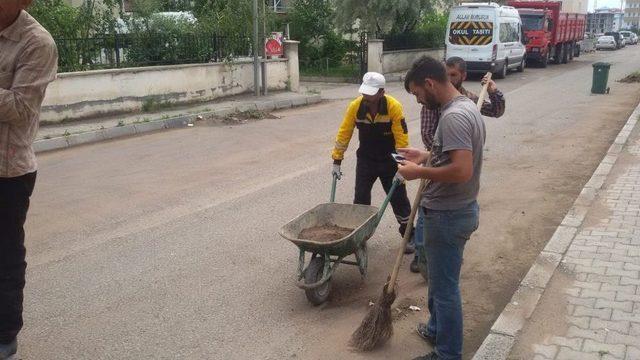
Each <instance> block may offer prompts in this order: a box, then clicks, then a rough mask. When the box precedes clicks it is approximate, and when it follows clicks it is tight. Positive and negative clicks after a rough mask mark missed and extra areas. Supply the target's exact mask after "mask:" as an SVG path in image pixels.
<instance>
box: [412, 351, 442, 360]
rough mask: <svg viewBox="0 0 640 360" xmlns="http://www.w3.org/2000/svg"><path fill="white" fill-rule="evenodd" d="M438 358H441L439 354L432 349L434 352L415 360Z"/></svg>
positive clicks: (433, 359)
mask: <svg viewBox="0 0 640 360" xmlns="http://www.w3.org/2000/svg"><path fill="white" fill-rule="evenodd" d="M438 359H440V358H439V357H438V354H436V352H435V351H432V352H430V353H428V354H427V355H424V356H418V357H417V358H414V359H413V360H438Z"/></svg>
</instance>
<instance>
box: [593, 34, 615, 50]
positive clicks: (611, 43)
mask: <svg viewBox="0 0 640 360" xmlns="http://www.w3.org/2000/svg"><path fill="white" fill-rule="evenodd" d="M602 49H609V50H616V49H618V44H617V43H616V39H615V38H614V37H613V36H608V35H605V36H600V37H599V38H598V42H597V43H596V50H602Z"/></svg>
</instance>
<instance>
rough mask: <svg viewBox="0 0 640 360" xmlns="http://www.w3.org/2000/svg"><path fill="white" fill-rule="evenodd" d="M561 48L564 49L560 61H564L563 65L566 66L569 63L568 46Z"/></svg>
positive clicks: (564, 45)
mask: <svg viewBox="0 0 640 360" xmlns="http://www.w3.org/2000/svg"><path fill="white" fill-rule="evenodd" d="M561 48H562V56H560V59H562V63H563V64H566V63H568V62H569V54H567V52H568V51H567V50H568V46H567V45H566V44H563V45H562V46H561Z"/></svg>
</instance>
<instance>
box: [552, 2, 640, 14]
mask: <svg viewBox="0 0 640 360" xmlns="http://www.w3.org/2000/svg"><path fill="white" fill-rule="evenodd" d="M638 1H640V0H638ZM588 10H589V0H563V1H562V11H563V12H567V13H576V14H586V13H587V12H588Z"/></svg>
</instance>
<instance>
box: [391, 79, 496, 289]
mask: <svg viewBox="0 0 640 360" xmlns="http://www.w3.org/2000/svg"><path fill="white" fill-rule="evenodd" d="M487 77H488V79H489V80H491V73H490V72H488V73H487ZM488 87H489V81H487V83H486V84H484V85H483V86H482V91H480V95H479V96H478V103H477V104H476V105H477V106H478V110H480V109H481V108H482V104H483V103H484V98H485V97H486V96H487V89H488ZM430 159H431V155H429V160H427V164H429V163H430ZM429 182H430V180H427V179H420V186H419V187H418V192H417V193H416V198H415V200H413V206H411V215H409V222H408V223H407V228H406V229H405V231H404V237H403V239H402V246H400V247H399V248H398V253H397V254H396V263H395V265H394V266H393V271H392V272H391V277H390V278H389V286H387V294H391V293H392V292H393V288H394V287H395V284H396V280H397V279H398V274H399V273H400V266H402V258H403V256H404V248H405V247H406V246H407V243H408V242H409V238H410V237H411V230H413V220H415V217H416V213H417V212H418V204H419V203H420V200H421V199H422V192H423V191H424V188H425V187H426V186H427V185H428V183H429Z"/></svg>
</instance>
